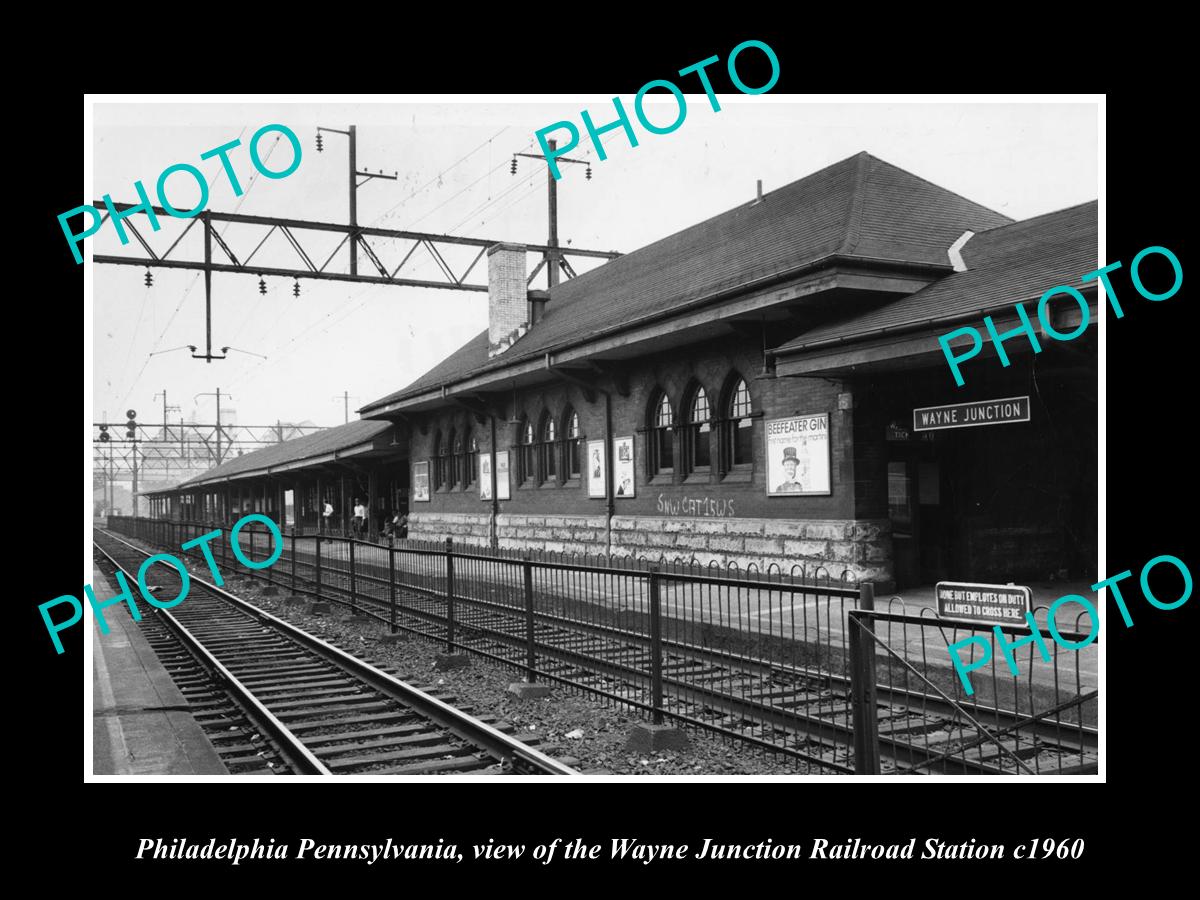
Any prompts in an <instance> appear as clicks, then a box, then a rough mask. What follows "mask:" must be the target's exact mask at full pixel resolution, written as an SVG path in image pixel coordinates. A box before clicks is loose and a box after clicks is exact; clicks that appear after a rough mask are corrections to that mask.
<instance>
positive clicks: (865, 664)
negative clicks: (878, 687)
mask: <svg viewBox="0 0 1200 900" xmlns="http://www.w3.org/2000/svg"><path fill="white" fill-rule="evenodd" d="M860 616H861V618H860ZM862 619H868V620H869V619H870V613H867V614H866V615H862V614H861V613H859V612H858V611H851V612H850V613H849V614H848V615H847V622H848V623H849V631H850V635H849V637H850V705H851V707H852V709H853V716H854V720H853V721H854V774H855V775H878V774H879V713H878V706H877V704H876V701H875V642H874V640H873V639H872V638H871V637H870V634H871V633H872V632H871V629H870V627H869V626H868V625H867V624H866V623H864V622H863V621H862ZM863 632H867V635H864V634H863Z"/></svg>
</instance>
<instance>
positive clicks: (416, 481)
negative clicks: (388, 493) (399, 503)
mask: <svg viewBox="0 0 1200 900" xmlns="http://www.w3.org/2000/svg"><path fill="white" fill-rule="evenodd" d="M413 500H415V501H416V502H418V503H428V502H429V463H428V462H419V463H413Z"/></svg>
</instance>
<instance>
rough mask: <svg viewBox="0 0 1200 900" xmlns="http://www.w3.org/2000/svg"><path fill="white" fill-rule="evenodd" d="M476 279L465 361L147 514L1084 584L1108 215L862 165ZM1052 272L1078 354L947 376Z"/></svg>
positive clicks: (1091, 535) (230, 467)
mask: <svg viewBox="0 0 1200 900" xmlns="http://www.w3.org/2000/svg"><path fill="white" fill-rule="evenodd" d="M487 261H488V287H489V290H488V321H487V327H486V329H484V330H482V331H481V332H480V333H479V334H478V335H476V336H475V337H474V338H473V339H472V340H470V341H469V342H468V343H467V344H465V345H464V346H463V347H461V348H460V349H459V350H457V351H455V352H454V353H453V354H451V355H450V356H449V357H448V358H447V359H445V360H444V361H442V362H441V363H440V364H438V365H437V366H435V367H434V368H433V369H431V370H430V371H429V372H426V373H425V374H424V375H422V376H421V377H420V378H418V379H417V380H416V381H414V382H412V383H411V384H409V385H407V386H406V387H404V388H402V389H400V390H398V391H396V392H395V393H392V394H389V395H388V396H386V397H382V398H380V399H378V400H375V401H373V402H371V403H368V404H367V405H366V406H364V407H363V408H362V409H361V410H360V411H359V413H360V415H361V419H360V420H359V421H356V422H352V423H350V424H348V425H345V426H341V427H338V428H332V429H328V430H326V431H324V432H321V433H319V434H316V435H310V436H307V437H304V438H299V439H297V440H293V441H288V442H285V443H282V444H280V445H278V446H276V447H272V448H269V449H266V450H261V451H258V452H255V453H250V454H247V455H246V456H243V457H239V458H238V459H236V460H232V461H230V462H227V463H225V464H223V465H221V466H218V467H217V468H215V469H213V470H211V471H210V472H207V473H205V474H204V475H201V476H199V477H197V478H193V479H191V480H189V481H188V482H185V483H183V484H181V485H179V486H177V487H176V488H173V489H171V490H167V491H159V492H156V493H154V494H152V495H150V499H151V504H152V511H153V514H154V515H157V516H170V517H174V518H195V519H205V518H210V519H214V520H228V519H229V518H236V517H237V515H239V514H243V513H245V512H248V511H260V512H265V513H267V514H269V515H271V516H272V517H275V518H277V519H278V520H279V521H280V522H281V524H284V525H285V526H294V527H300V528H305V529H315V528H317V527H319V526H320V524H321V523H320V521H319V519H320V513H321V510H322V507H323V502H324V501H325V500H328V501H329V502H330V503H331V505H333V507H334V509H335V515H334V517H333V521H332V523H329V524H330V525H331V527H337V528H344V527H345V525H346V524H347V517H348V515H349V510H350V507H351V506H352V505H353V498H354V497H361V498H362V499H364V500H366V501H368V502H369V505H370V509H371V517H372V521H371V530H372V531H373V532H377V531H378V530H379V528H380V526H381V524H382V522H383V521H384V520H385V518H386V517H389V516H390V515H391V513H392V512H394V511H396V510H403V511H405V512H407V513H408V515H409V523H410V524H409V537H410V538H421V539H443V538H446V537H451V538H453V539H454V540H455V541H456V542H461V543H469V544H481V545H491V546H498V547H501V548H528V549H535V550H549V551H560V552H561V551H567V552H570V551H578V552H583V553H591V554H596V553H600V554H609V555H613V556H628V555H634V556H647V557H652V558H659V557H664V558H666V559H668V560H670V559H676V558H683V559H692V558H694V559H695V560H696V561H698V562H699V563H701V564H708V563H710V562H716V563H718V564H721V565H727V564H730V563H736V564H737V565H738V566H739V567H741V568H746V567H747V566H750V565H754V566H757V567H759V568H760V569H767V568H768V567H770V566H772V565H775V566H777V567H778V568H779V569H781V570H782V571H783V572H785V573H786V572H790V571H792V570H793V567H795V566H803V567H805V569H806V571H809V572H813V571H818V570H821V569H823V571H824V572H827V573H828V574H829V575H830V576H831V577H833V578H839V577H842V576H843V575H845V576H846V577H848V578H852V579H855V580H871V581H875V582H878V583H881V584H885V585H889V586H890V585H894V586H895V587H897V588H905V587H908V586H913V585H924V584H931V583H933V582H935V581H938V580H953V581H1000V582H1007V581H1018V580H1022V579H1036V580H1044V579H1050V578H1082V577H1088V576H1090V575H1092V574H1094V573H1093V572H1092V571H1091V569H1092V567H1093V562H1094V560H1095V557H1096V539H1097V538H1096V526H1097V522H1096V500H1097V489H1096V484H1097V468H1096V446H1097V443H1096V438H1097V435H1096V424H1095V423H1096V403H1097V379H1098V369H1097V353H1096V349H1097V348H1096V338H1095V323H1096V321H1097V319H1098V313H1099V310H1098V309H1097V298H1096V292H1095V288H1094V286H1089V287H1083V286H1081V285H1080V284H1079V278H1080V276H1081V275H1082V274H1084V273H1086V272H1090V271H1092V270H1094V269H1095V268H1097V266H1098V264H1099V261H1098V259H1097V205H1096V203H1094V202H1092V203H1086V204H1083V205H1081V206H1077V207H1073V208H1070V209H1065V210H1061V211H1058V212H1053V213H1049V214H1046V215H1042V216H1038V217H1035V218H1032V219H1028V220H1025V221H1013V220H1011V219H1009V218H1008V217H1006V216H1004V215H1002V214H1000V213H998V212H995V211H993V210H990V209H987V208H986V207H983V206H981V205H979V204H977V203H974V202H972V201H970V200H968V199H965V198H963V197H960V196H958V195H957V194H954V193H953V192H951V191H949V190H946V189H944V188H941V187H939V186H937V185H935V184H932V183H930V182H928V181H926V180H924V179H922V178H919V177H917V176H916V175H914V174H911V173H909V172H907V171H904V170H903V169H900V168H898V167H896V166H893V165H890V164H889V163H887V162H884V161H883V160H880V159H877V158H875V157H873V156H871V155H869V154H867V153H860V154H858V155H856V156H853V157H851V158H849V159H846V160H843V161H841V162H839V163H836V164H834V165H831V166H829V167H827V168H825V169H822V170H820V171H818V172H816V173H813V174H811V175H808V176H807V177H804V178H802V179H800V180H799V181H796V182H794V183H792V184H789V185H786V186H784V187H781V188H779V189H777V190H774V191H770V192H767V193H763V194H761V195H760V196H755V197H752V198H749V199H748V200H747V202H746V203H744V204H742V205H740V206H738V207H735V208H734V209H731V210H728V211H727V212H724V213H721V214H720V215H718V216H715V217H713V218H711V219H709V220H707V221H705V222H701V223H699V224H696V225H693V226H691V227H690V228H687V229H685V230H683V231H681V232H679V233H677V234H674V235H671V236H670V237H667V238H664V239H662V240H660V241H657V242H655V243H653V244H650V245H649V246H646V247H643V248H641V249H639V250H636V251H634V252H631V253H628V254H627V255H624V256H621V257H619V258H617V259H614V260H612V261H609V262H606V263H605V264H603V265H601V266H599V267H598V268H596V269H594V270H592V271H590V272H587V273H585V274H583V275H580V276H577V277H574V278H571V279H569V280H567V281H565V282H564V283H562V284H558V285H557V286H555V287H553V288H551V289H550V290H549V291H531V290H529V289H528V287H527V284H528V282H529V280H530V279H531V274H532V273H530V272H528V271H527V270H526V253H525V250H524V248H523V247H521V246H519V245H512V244H499V245H496V246H494V247H492V248H491V249H490V250H489V251H488V256H487ZM1059 284H1068V285H1075V286H1076V287H1077V288H1079V289H1080V290H1081V292H1082V293H1083V295H1084V297H1085V299H1086V300H1087V302H1088V304H1089V307H1090V319H1089V322H1090V324H1089V325H1088V327H1087V329H1086V331H1085V332H1084V334H1083V335H1082V336H1081V337H1079V338H1077V339H1075V340H1073V341H1071V342H1069V343H1063V342H1054V341H1050V340H1044V341H1043V342H1042V344H1043V351H1042V352H1041V353H1040V354H1036V355H1035V354H1034V353H1032V351H1031V347H1030V344H1029V342H1028V340H1026V339H1024V338H1020V339H1012V340H1008V341H1006V342H1005V344H1004V349H1005V350H1006V352H1007V353H1008V356H1009V358H1010V365H1008V366H1002V365H1001V363H1000V360H999V359H998V358H997V356H996V353H995V349H994V347H993V346H992V344H991V341H989V340H988V335H987V334H986V332H984V333H983V339H984V347H983V350H982V352H981V353H980V354H979V355H978V356H977V357H975V358H974V359H973V360H971V361H970V362H968V363H965V364H964V366H963V375H964V378H965V385H964V386H962V387H959V386H957V385H956V384H955V381H954V379H953V377H952V374H951V371H950V368H949V366H948V365H947V362H946V359H945V357H944V355H943V353H942V350H941V347H940V346H939V343H938V340H937V339H938V337H939V336H940V335H943V334H946V333H947V332H949V331H952V330H953V329H955V328H957V327H960V326H962V325H975V326H978V327H979V329H980V331H981V332H982V331H983V327H982V325H981V320H982V318H983V316H985V315H991V316H992V317H993V318H994V320H995V324H996V328H997V330H998V331H999V332H1001V333H1003V332H1005V331H1007V330H1008V329H1010V328H1012V327H1014V326H1016V325H1017V324H1019V321H1018V319H1017V316H1016V313H1015V310H1014V304H1016V303H1017V302H1024V303H1025V304H1026V306H1027V308H1029V309H1030V310H1032V308H1033V306H1035V305H1036V302H1037V300H1038V298H1040V296H1041V295H1042V294H1043V293H1044V292H1045V291H1046V290H1048V289H1049V288H1051V287H1054V286H1056V285H1059ZM1031 304H1032V305H1031ZM1062 306H1063V307H1064V309H1062V310H1059V309H1055V311H1054V315H1055V318H1054V319H1053V324H1054V327H1055V328H1056V329H1057V330H1058V331H1060V332H1066V331H1070V330H1072V329H1073V328H1074V326H1075V325H1077V324H1078V323H1079V321H1080V310H1079V309H1078V307H1075V308H1074V309H1067V308H1066V307H1070V306H1073V304H1063V305H1062ZM481 324H482V323H481ZM1034 327H1035V328H1036V327H1037V324H1036V320H1035V326H1034ZM963 404H978V405H975V406H962V405H963ZM952 405H954V406H957V407H958V409H957V412H954V411H950V412H947V411H944V410H943V411H938V410H936V409H933V408H938V407H947V406H952Z"/></svg>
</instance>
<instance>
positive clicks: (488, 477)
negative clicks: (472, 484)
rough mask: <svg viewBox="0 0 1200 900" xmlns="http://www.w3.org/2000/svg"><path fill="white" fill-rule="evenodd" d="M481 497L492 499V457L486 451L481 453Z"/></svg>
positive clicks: (481, 498)
mask: <svg viewBox="0 0 1200 900" xmlns="http://www.w3.org/2000/svg"><path fill="white" fill-rule="evenodd" d="M479 499H480V500H491V499H492V457H491V456H490V455H489V454H484V453H481V454H480V455H479Z"/></svg>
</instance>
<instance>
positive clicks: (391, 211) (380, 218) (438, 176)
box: [371, 125, 509, 225]
mask: <svg viewBox="0 0 1200 900" xmlns="http://www.w3.org/2000/svg"><path fill="white" fill-rule="evenodd" d="M508 127H509V126H507V125H505V126H504V127H503V128H501V129H500V130H499V131H497V132H496V133H495V134H493V135H492V136H491V137H490V138H488V139H487V140H486V141H484V142H483V143H482V144H480V145H479V146H478V147H476V148H475V149H474V150H471V151H470V152H469V153H467V154H466V155H464V156H462V157H460V158H459V159H458V160H456V161H455V162H452V163H451V164H450V165H448V166H446V168H444V169H442V171H440V172H438V173H437V174H436V175H434V176H433V177H432V178H431V179H429V180H428V181H427V182H425V183H424V184H423V185H421V186H420V187H419V188H417V189H416V190H415V191H413V192H412V193H411V194H409V195H408V196H407V197H405V198H404V199H403V200H401V201H400V202H399V203H397V204H396V205H395V206H393V207H392V208H391V209H389V210H388V211H387V212H385V213H383V214H382V215H380V216H377V217H376V218H375V219H374V220H372V223H371V224H372V225H378V224H379V223H380V222H382V221H383V220H384V219H386V218H388V217H389V216H391V215H393V214H394V213H395V212H396V211H397V210H398V209H400V207H402V206H403V205H404V204H405V203H407V202H408V201H409V200H411V199H413V197H415V196H417V194H419V193H421V192H422V191H424V190H425V189H426V188H428V187H429V186H430V185H431V184H434V183H435V182H437V181H438V180H440V179H441V178H442V176H443V175H445V174H446V173H447V172H449V171H450V170H451V169H453V168H455V167H456V166H458V165H461V164H462V163H464V162H466V161H467V160H468V159H470V158H471V157H472V156H474V155H475V154H476V153H478V152H479V151H480V150H482V149H483V148H484V147H487V146H488V145H489V144H491V142H492V141H494V140H495V139H496V138H498V137H500V135H502V134H503V133H504V132H505V131H507V130H508ZM485 174H486V173H485ZM477 182H478V179H477V181H474V182H472V184H476V183H477Z"/></svg>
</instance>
